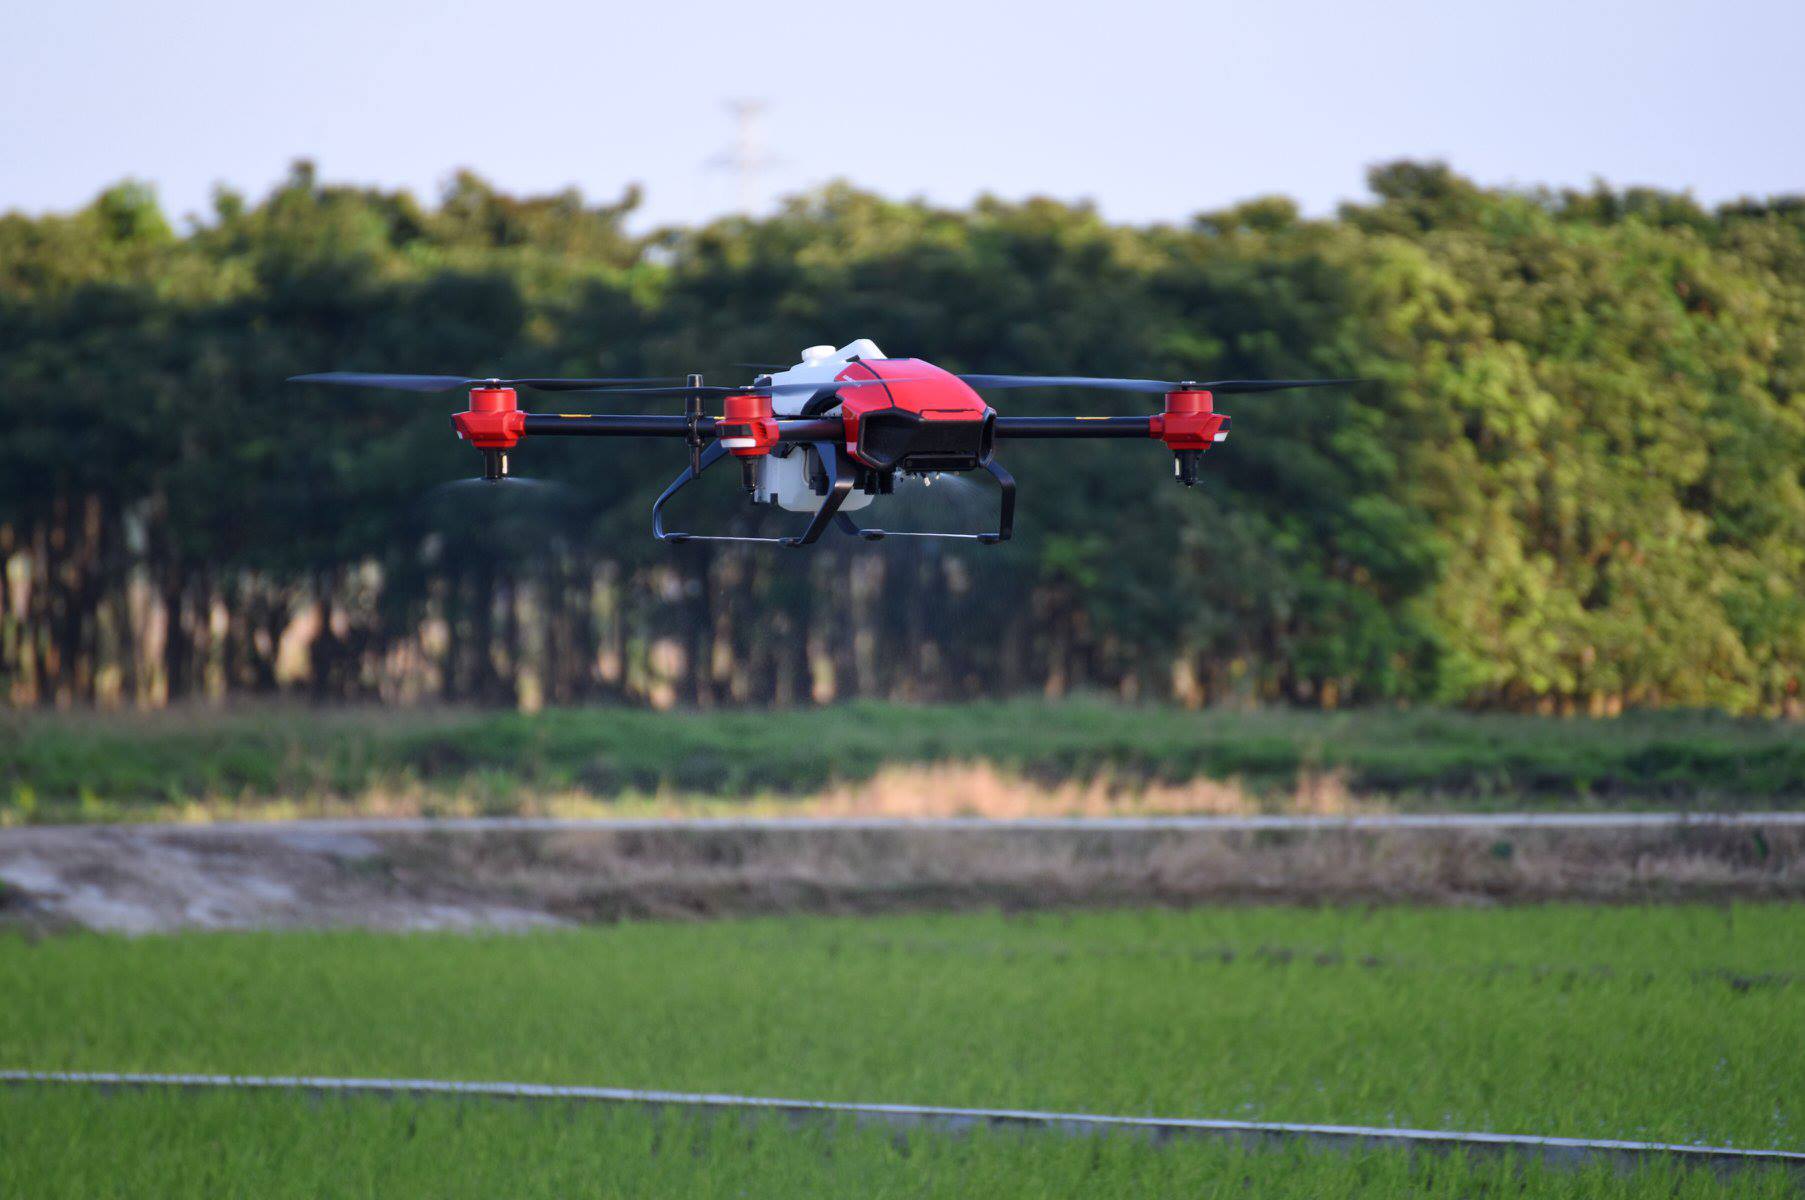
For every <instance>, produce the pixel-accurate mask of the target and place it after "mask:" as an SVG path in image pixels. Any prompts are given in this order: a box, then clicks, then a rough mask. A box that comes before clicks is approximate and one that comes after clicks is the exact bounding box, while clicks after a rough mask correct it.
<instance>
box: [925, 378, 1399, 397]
mask: <svg viewBox="0 0 1805 1200" xmlns="http://www.w3.org/2000/svg"><path fill="white" fill-rule="evenodd" d="M959 378H960V379H963V380H964V381H965V382H966V383H969V384H970V385H971V386H973V387H975V388H1029V387H1069V388H1095V389H1099V390H1102V391H1110V392H1147V393H1150V394H1155V393H1157V394H1163V393H1166V392H1181V391H1196V392H1215V393H1216V394H1218V395H1222V396H1229V395H1235V394H1243V395H1245V394H1247V393H1251V392H1282V391H1286V390H1287V389H1290V388H1317V387H1345V386H1347V385H1348V384H1352V383H1365V382H1366V381H1365V380H1364V379H1211V380H1191V379H1112V378H1108V377H1100V376H1094V375H961V376H959Z"/></svg>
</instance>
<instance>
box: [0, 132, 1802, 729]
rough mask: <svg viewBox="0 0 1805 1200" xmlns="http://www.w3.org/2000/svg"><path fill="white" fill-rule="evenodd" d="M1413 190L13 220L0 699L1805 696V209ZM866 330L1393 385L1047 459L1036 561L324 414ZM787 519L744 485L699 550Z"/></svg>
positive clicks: (7, 291)
mask: <svg viewBox="0 0 1805 1200" xmlns="http://www.w3.org/2000/svg"><path fill="white" fill-rule="evenodd" d="M1371 185H1372V188H1373V192H1374V196H1373V198H1372V199H1371V200H1370V201H1369V202H1366V203H1362V204H1357V205H1349V206H1346V207H1344V208H1343V209H1342V210H1341V211H1340V212H1339V213H1337V214H1336V215H1334V216H1333V217H1328V218H1321V219H1316V218H1305V217H1303V216H1301V215H1300V214H1299V213H1298V212H1297V210H1296V208H1295V206H1293V205H1292V204H1291V203H1290V202H1288V201H1286V200H1283V199H1279V198H1269V199H1261V200H1256V201H1252V202H1249V203H1246V204H1242V205H1238V206H1236V207H1234V208H1231V209H1228V210H1225V211H1221V212H1212V213H1204V214H1201V215H1199V216H1198V217H1196V218H1195V219H1194V220H1193V221H1192V222H1191V223H1189V224H1188V225H1185V226H1155V227H1124V226H1118V225H1112V224H1110V223H1108V222H1106V221H1105V220H1103V219H1102V218H1101V217H1100V216H1099V215H1098V214H1097V213H1096V212H1095V211H1093V210H1091V209H1089V208H1087V207H1084V206H1082V205H1079V206H1074V205H1067V204H1062V203H1055V202H1052V201H1046V200H1030V201H1027V202H1022V203H1012V202H1003V201H999V200H994V199H982V200H979V201H977V202H976V203H975V204H973V205H972V206H971V207H970V208H969V209H967V210H948V209H941V208H935V207H931V206H929V205H926V204H923V203H917V202H897V201H891V200H886V199H883V198H880V197H878V196H874V195H871V194H867V193H863V192H860V191H857V190H854V189H852V188H849V187H845V186H835V187H830V188H828V189H825V190H824V191H821V192H818V193H815V194H811V195H808V196H806V197H799V198H796V199H792V200H790V201H788V202H787V203H786V204H785V205H784V206H783V207H782V208H781V209H780V210H779V211H777V212H776V213H775V214H773V215H770V216H768V217H762V218H757V219H751V218H744V217H736V218H729V219H724V220H720V221H717V222H715V223H713V224H710V225H707V226H705V227H702V228H693V229H668V230H657V231H654V232H652V233H650V234H647V235H635V234H631V233H629V232H628V230H627V225H626V222H627V220H628V218H629V217H630V215H631V213H632V211H633V208H634V205H635V203H636V201H637V197H636V196H635V195H633V194H628V195H625V196H623V197H621V199H620V200H619V201H618V202H616V203H612V204H604V205H599V206H598V205H594V204H590V203H586V202H585V201H584V200H583V199H582V198H581V197H580V196H578V195H576V194H574V193H566V194H559V195H552V196H544V197H532V198H516V197H511V196H508V195H504V194H502V193H500V192H498V191H496V190H495V189H494V188H493V187H491V186H490V185H489V184H487V183H485V182H484V181H483V180H481V179H478V178H475V177H472V176H470V175H467V174H466V175H460V176H458V177H457V178H456V179H455V180H454V181H453V182H452V183H451V184H450V185H449V186H448V187H447V189H446V191H445V194H444V195H443V196H442V197H441V198H440V200H439V203H438V204H437V206H436V207H434V206H427V205H423V204H421V203H420V202H418V201H417V200H416V199H415V198H413V197H412V196H410V195H408V194H405V193H391V192H382V191H375V190H366V189H361V188H351V187H341V186H332V185H327V184H322V183H321V182H320V181H319V180H317V179H316V178H315V176H314V173H313V171H312V169H311V168H310V167H309V166H308V165H306V164H298V165H297V166H296V167H295V168H294V170H293V172H292V175H291V177H290V178H289V179H288V180H287V181H286V182H285V183H284V184H283V185H281V186H280V187H278V188H277V189H276V190H275V191H274V192H273V193H271V194H270V195H269V196H267V197H265V198H264V199H262V200H261V201H258V202H255V203H253V202H251V201H249V200H247V199H246V198H244V197H241V196H238V195H235V194H231V193H223V192H222V193H221V194H220V195H219V196H218V197H217V199H216V203H215V207H214V211H213V213H212V214H210V215H209V216H208V217H207V218H206V219H204V220H201V221H195V222H190V223H189V227H187V228H185V229H177V228H175V227H174V226H173V225H172V223H171V221H170V220H169V219H168V217H167V216H166V215H165V214H163V213H162V212H161V211H160V209H159V207H158V205H157V202H156V198H155V196H154V195H153V194H152V193H151V192H150V191H149V190H148V189H146V188H144V187H142V186H139V185H136V184H132V183H125V184H121V185H119V186H117V187H114V188H112V189H111V190H109V191H108V192H106V193H105V194H104V195H102V196H100V197H99V198H98V199H97V200H95V201H94V202H93V203H92V204H91V205H89V206H88V207H87V208H85V209H83V210H81V211H79V212H76V213H72V214H66V215H51V216H42V217H28V216H22V215H16V214H15V215H9V216H4V217H0V412H3V413H4V421H5V436H4V437H3V438H0V561H3V562H4V570H3V571H0V687H3V688H4V689H5V694H6V695H7V696H8V697H9V698H10V700H11V702H12V703H14V704H18V705H32V704H50V703H57V704H75V703H87V702H98V703H101V704H137V705H157V704H161V703H166V702H169V701H172V700H180V699H183V698H187V697H199V696H208V697H214V698H218V697H224V696H232V695H251V694H260V693H275V692H298V693H302V694H308V695H312V696H315V697H318V698H321V699H370V698H380V699H383V700H388V701H392V702H405V701H411V700H431V699H453V700H471V701H477V702H483V703H499V704H512V705H520V706H523V707H527V708H532V707H536V706H538V705H540V704H544V703H571V702H580V701H587V700H606V699H614V700H627V701H632V702H648V703H653V704H658V705H668V704H700V705H709V704H720V703H766V702H778V703H800V702H809V701H814V702H825V701H828V700H831V699H835V698H843V697H846V696H852V695H859V696H872V697H890V698H900V699H909V700H914V699H923V700H925V699H938V698H949V697H966V696H971V695H977V694H1004V693H1017V692H1024V691H1040V692H1046V693H1049V694H1060V693H1063V692H1066V691H1069V690H1072V689H1108V690H1111V691H1114V692H1117V693H1120V694H1122V695H1126V696H1143V697H1159V698H1174V699H1177V700H1179V701H1181V702H1184V703H1187V704H1201V703H1208V702H1216V701H1285V702H1293V703H1301V704H1309V705H1322V706H1330V707H1333V706H1337V705H1343V704H1349V703H1361V702H1372V701H1378V700H1407V701H1434V702H1439V703H1460V704H1468V705H1475V706H1490V707H1504V708H1511V709H1519V710H1532V711H1553V712H1571V711H1586V712H1593V713H1613V712H1616V711H1619V710H1620V709H1622V708H1624V707H1626V706H1628V707H1654V706H1711V707H1719V708H1723V709H1727V710H1730V711H1733V712H1739V713H1792V714H1797V713H1798V712H1799V711H1800V709H1801V698H1800V682H1801V677H1802V675H1805V474H1802V471H1805V398H1802V396H1801V388H1802V387H1805V200H1796V199H1789V200H1777V201H1773V202H1768V203H1743V204H1737V205H1729V206H1724V207H1721V208H1718V209H1716V210H1706V209H1703V208H1701V207H1700V206H1698V205H1697V204H1695V203H1693V202H1692V201H1691V200H1689V199H1688V198H1686V197H1684V196H1679V195H1673V194H1667V193H1660V192H1654V191H1646V190H1629V191H1611V190H1607V189H1604V188H1599V189H1597V190H1594V191H1592V192H1585V193H1578V192H1561V193H1552V192H1538V191H1503V190H1494V189H1486V188H1481V187H1479V186H1476V185H1475V184H1473V183H1471V182H1469V181H1467V180H1465V179H1463V178H1461V177H1459V176H1458V175H1456V174H1454V173H1452V172H1450V171H1449V170H1448V169H1447V168H1445V167H1443V166H1440V165H1437V164H1421V163H1397V164H1392V165H1389V166H1385V167H1381V168H1378V169H1376V170H1375V171H1374V172H1373V173H1372V176H1371ZM861 336H863V337H871V338H873V339H875V340H876V341H877V342H878V343H879V344H880V345H881V346H883V347H884V348H885V349H886V351H887V352H889V353H890V354H892V355H897V356H904V355H919V356H922V357H926V358H930V359H932V360H933V361H935V362H938V363H940V364H941V365H943V366H946V367H949V368H951V369H955V370H960V369H964V370H989V371H1048V372H1072V373H1095V374H1134V375H1152V376H1159V377H1185V376H1189V377H1203V378H1208V377H1212V376H1262V375H1265V376H1289V375H1311V374H1323V375H1360V376H1366V377H1370V378H1371V379H1372V380H1374V382H1373V383H1372V384H1370V385H1367V386H1366V387H1364V388H1361V389H1359V390H1350V391H1345V392H1316V393H1296V394H1280V395H1274V396H1250V397H1244V398H1237V399H1236V400H1235V402H1234V403H1233V404H1228V403H1224V404H1223V405H1222V408H1223V409H1224V410H1226V411H1230V412H1232V413H1233V415H1234V417H1235V427H1234V437H1233V438H1232V439H1231V440H1230V441H1229V442H1228V443H1226V444H1225V445H1224V446H1223V447H1220V448H1218V449H1217V450H1216V451H1215V452H1214V453H1212V454H1211V455H1210V456H1209V458H1208V459H1207V460H1206V464H1205V466H1206V470H1205V476H1204V481H1203V483H1202V484H1201V485H1200V487H1199V488H1198V489H1197V490H1196V491H1192V492H1187V491H1185V490H1183V489H1181V488H1178V487H1176V486H1175V485H1173V484H1172V483H1171V481H1170V464H1169V462H1168V460H1167V458H1166V455H1165V454H1164V452H1163V450H1161V448H1160V447H1158V446H1157V445H1154V444H1151V443H1150V444H1148V445H1147V446H1144V447H1143V446H1138V445H1136V444H1134V443H1108V444H1093V445H1078V444H1069V443H1048V444H1039V445H1037V444H1025V445H1012V446H1006V447H1005V453H1006V455H1007V460H1008V462H1009V465H1010V467H1011V469H1012V470H1014V471H1015V473H1016V474H1017V476H1018V477H1019V478H1020V480H1021V482H1022V488H1023V491H1022V501H1023V504H1022V510H1021V512H1020V513H1019V516H1018V530H1019V533H1018V537H1017V539H1016V540H1015V541H1014V542H1012V543H1010V544H1009V545H1006V546H1003V547H1000V548H996V549H981V548H957V547H955V548H951V549H948V548H942V547H936V546H932V545H920V544H918V545H911V546H901V545H895V544H890V543H886V544H880V545H872V546H867V545H863V544H846V543H845V541H844V540H842V541H840V542H831V541H830V542H824V543H823V544H822V545H821V546H819V547H818V548H817V549H815V550H814V551H813V552H803V553H788V552H771V551H766V550H745V549H739V548H719V547H711V546H706V545H695V544H692V545H689V546H684V547H680V548H671V547H665V546H661V545H659V544H657V543H655V542H654V541H653V540H652V539H651V538H650V536H649V531H648V524H649V522H648V517H647V509H648V506H649V504H650V501H651V498H652V497H653V496H654V495H656V493H657V491H658V490H659V489H660V488H661V487H662V486H663V485H664V483H665V482H667V481H668V479H669V478H670V477H671V476H672V475H673V474H674V473H675V472H676V471H677V470H678V469H679V468H680V466H681V463H682V457H683V456H682V452H681V450H680V448H678V447H676V446H674V445H673V446H666V445H661V444H657V443H622V444H617V445H611V446H603V445H599V444H596V443H585V444H582V445H572V444H569V443H567V442H562V441H554V442H550V443H545V442H541V443H533V442H528V443H527V444H525V445H524V446H523V447H522V449H521V451H520V452H519V453H518V454H517V456H516V460H517V469H519V470H520V471H522V472H523V473H525V474H531V475H536V476H540V477H543V478H546V479H550V480H555V481H559V482H561V483H563V484H565V485H567V486H566V487H564V488H562V489H522V490H519V491H513V492H509V491H505V490H502V489H495V490H491V491H483V490H480V489H468V490H458V489H451V490H444V489H438V490H435V489H436V488H437V485H440V484H442V483H443V482H445V481H447V480H451V479H456V478H459V477H462V476H468V475H470V474H472V473H473V471H474V469H475V463H474V457H475V456H474V455H472V454H470V452H469V451H468V450H467V449H465V448H463V447H461V446H460V445H459V444H458V443H457V442H456V441H455V440H454V439H453V438H452V437H450V436H449V428H448V422H447V419H446V418H447V414H448V413H449V412H450V411H452V410H453V409H455V408H456V407H459V401H460V400H461V397H458V396H456V395H455V394H454V395H452V396H448V397H428V398H424V399H423V398H421V397H416V396H408V395H399V394H395V395H391V394H378V393H372V394H369V395H358V394H354V393H345V392H337V391H332V390H329V389H319V388H304V387H295V386H288V385H284V384H283V382H282V380H283V379H284V377H286V376H288V375H291V374H295V373H298V372H304V371H316V370H332V369H361V370H398V371H426V372H469V373H471V374H491V373H494V374H508V373H516V374H524V373H533V374H545V373H570V374H636V373H646V374H680V373H683V372H686V371H690V370H704V371H706V372H707V373H708V375H709V378H710V379H711V380H714V381H717V382H725V381H740V380H744V379H746V378H749V376H750V372H748V371H746V370H745V369H744V368H736V367H734V366H733V365H732V364H734V363H738V362H777V361H789V360H791V358H792V357H793V355H794V354H795V352H796V351H797V350H798V349H799V348H800V347H802V346H805V345H811V344H814V343H817V342H827V341H832V342H836V343H843V342H845V341H847V340H850V339H851V338H854V337H861ZM1003 399H1004V400H1006V407H1007V409H1008V411H1011V412H1026V413H1032V412H1059V411H1068V412H1069V411H1078V412H1098V413H1102V412H1135V411H1146V409H1145V407H1144V404H1143V402H1142V398H1139V397H1136V398H1129V399H1125V398H1121V397H1113V396H1102V395H1100V394H1097V393H1069V394H1059V393H1048V394H1044V395H1043V394H1040V393H1026V392H1023V393H1011V394H1008V395H1007V396H1006V397H1003ZM527 403H528V405H529V407H535V408H538V409H541V410H548V411H549V410H556V409H557V408H559V407H564V408H566V409H569V408H576V407H587V406H588V404H589V402H588V401H585V403H584V404H580V405H572V404H568V403H567V404H565V405H556V404H554V403H551V402H548V401H547V400H546V399H544V398H543V397H541V398H537V399H534V400H529V401H528V402H527ZM595 403H600V402H599V401H598V402H595ZM609 403H610V406H611V407H613V408H615V409H619V410H623V411H624V410H626V409H627V408H629V407H639V405H629V404H623V403H621V402H619V401H610V402H609ZM992 502H993V501H992V499H991V497H990V496H989V495H988V494H987V493H982V492H975V491H973V492H957V491H955V494H953V495H952V496H950V497H947V498H945V499H943V500H938V501H937V502H936V504H937V505H938V507H932V506H929V508H924V511H926V512H928V513H929V515H930V516H935V517H938V518H939V519H942V520H946V519H953V520H961V521H966V522H970V523H973V524H975V523H978V522H982V521H985V520H988V519H991V518H992V514H991V512H990V504H991V503H992ZM711 506H712V509H711ZM966 510H969V511H966ZM742 512H743V505H739V504H738V503H737V502H736V500H735V498H734V495H733V493H732V489H731V481H728V480H723V481H722V487H721V489H720V490H719V491H718V492H716V493H713V494H712V496H711V497H710V498H709V499H707V500H705V501H698V502H697V503H696V505H695V507H694V508H692V509H691V510H689V515H686V516H685V518H684V523H685V524H688V525H691V526H701V525H703V524H705V523H707V522H708V521H710V520H711V519H712V520H713V522H714V523H715V524H716V525H717V526H720V525H726V524H731V523H733V522H736V521H737V522H743V521H745V520H747V519H748V518H746V517H745V516H743V515H742Z"/></svg>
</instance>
